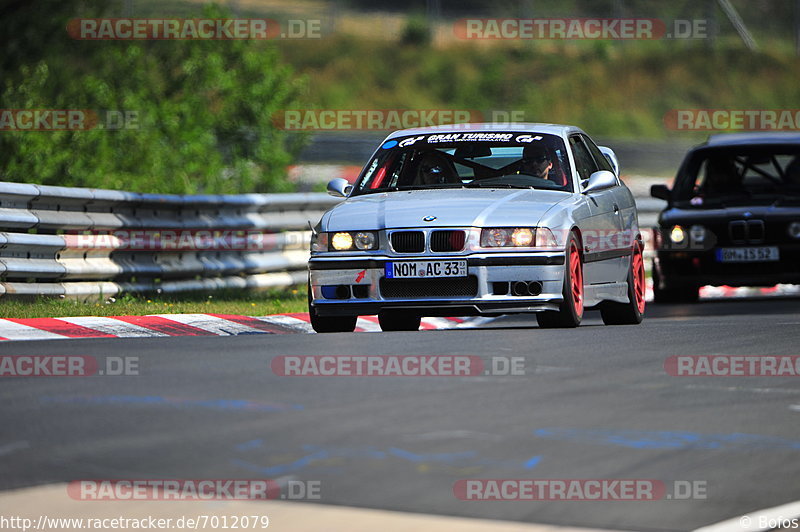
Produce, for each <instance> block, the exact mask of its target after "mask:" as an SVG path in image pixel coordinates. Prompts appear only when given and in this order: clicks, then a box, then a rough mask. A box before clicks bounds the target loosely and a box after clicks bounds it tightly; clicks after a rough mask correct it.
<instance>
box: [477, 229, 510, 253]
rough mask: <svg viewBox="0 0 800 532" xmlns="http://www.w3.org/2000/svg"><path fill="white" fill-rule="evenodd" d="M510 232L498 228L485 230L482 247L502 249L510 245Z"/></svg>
mask: <svg viewBox="0 0 800 532" xmlns="http://www.w3.org/2000/svg"><path fill="white" fill-rule="evenodd" d="M509 237H510V235H509V231H508V229H503V228H499V227H496V228H494V229H484V230H483V235H482V238H481V245H482V246H484V247H493V248H500V247H503V246H507V245H508V244H509Z"/></svg>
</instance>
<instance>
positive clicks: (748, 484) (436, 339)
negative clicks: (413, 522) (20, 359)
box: [0, 298, 800, 531]
mask: <svg viewBox="0 0 800 532" xmlns="http://www.w3.org/2000/svg"><path fill="white" fill-rule="evenodd" d="M598 318H599V317H598V316H597V315H596V314H594V313H590V314H588V315H587V319H586V320H585V322H584V325H583V326H582V327H580V328H579V329H576V330H540V329H538V328H537V327H536V326H535V320H531V319H530V318H527V317H507V318H501V319H499V320H497V321H495V322H494V323H492V324H491V325H490V326H487V327H486V328H483V329H473V330H443V331H420V332H414V333H410V332H397V333H381V334H335V335H310V334H287V335H258V336H236V337H186V338H143V339H133V338H129V339H87V340H83V339H80V340H67V341H36V342H7V343H3V344H0V355H26V354H27V355H31V354H47V355H55V354H73V355H74V354H80V355H93V356H96V357H98V358H102V357H105V356H109V355H113V356H136V357H139V373H140V374H139V375H137V376H113V377H112V376H93V377H60V378H43V377H37V378H6V379H3V382H2V383H0V426H2V431H1V432H0V489H2V490H11V489H15V488H21V487H26V486H35V485H42V484H50V483H57V482H68V481H71V480H76V479H86V478H93V479H114V478H117V479H119V478H191V479H198V478H262V477H269V478H279V479H283V480H284V481H285V480H286V479H294V480H318V481H320V483H321V499H320V501H319V502H321V503H324V504H330V505H346V506H356V507H366V508H379V509H388V510H399V511H406V512H418V513H430V514H443V515H457V516H462V517H479V518H486V519H500V520H510V521H519V522H528V523H544V524H558V525H571V526H587V527H596V528H609V529H622V530H644V531H648V530H693V529H695V528H697V527H700V526H703V525H707V524H710V523H715V522H718V521H722V520H724V519H727V518H731V517H734V516H738V515H740V514H743V513H745V512H750V511H754V510H758V509H762V508H767V507H773V506H777V505H780V504H784V503H788V502H791V501H797V500H798V499H800V482H798V478H800V460H799V458H800V429H799V428H798V427H799V426H800V423H798V422H800V418H799V417H798V416H800V387H798V386H797V382H798V381H797V378H796V377H795V378H792V377H692V378H689V377H672V376H669V375H667V374H666V372H665V370H664V367H663V364H664V360H665V359H666V358H667V357H669V356H671V355H680V354H692V355H711V354H727V355H797V354H800V353H798V345H799V344H800V342H798V340H800V334H798V331H800V299H797V298H768V299H743V300H742V299H736V300H725V301H705V302H701V303H700V304H697V305H691V306H689V305H687V306H681V305H679V306H653V305H651V306H650V307H649V309H648V316H647V319H646V320H645V321H644V323H643V324H642V325H640V326H618V327H605V326H603V325H601V323H600V321H599V319H598ZM412 353H416V354H438V355H444V354H457V355H479V356H481V357H484V358H486V357H491V356H506V357H511V356H521V357H524V359H525V374H524V375H514V376H479V377H389V378H386V377H380V378H376V377H359V378H353V377H327V378H311V377H280V376H277V375H275V374H274V373H273V372H272V371H271V369H270V361H271V360H272V358H273V357H276V356H279V355H317V354H337V355H356V354H357V355H375V354H379V355H405V354H412ZM467 478H539V479H542V478H551V479H657V480H660V481H663V482H664V483H665V484H666V485H667V486H672V482H673V481H676V480H688V481H700V482H704V483H705V485H706V488H707V494H706V498H705V499H700V498H695V499H690V500H676V499H675V498H673V499H663V500H658V501H622V502H619V501H569V502H566V501H549V502H543V501H540V502H530V501H524V502H523V501H512V502H486V501H462V500H459V499H457V498H456V497H455V496H454V494H453V484H454V483H455V482H456V481H457V480H459V479H467ZM270 528H273V527H270ZM276 528H277V527H276ZM284 529H286V530H290V529H291V528H284Z"/></svg>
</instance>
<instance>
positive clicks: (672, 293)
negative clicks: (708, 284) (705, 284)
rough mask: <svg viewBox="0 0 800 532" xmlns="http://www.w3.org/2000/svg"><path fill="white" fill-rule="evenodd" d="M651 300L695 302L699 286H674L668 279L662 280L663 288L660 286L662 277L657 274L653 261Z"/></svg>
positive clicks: (660, 301) (698, 293)
mask: <svg viewBox="0 0 800 532" xmlns="http://www.w3.org/2000/svg"><path fill="white" fill-rule="evenodd" d="M652 271H653V301H654V302H655V303H658V304H663V303H666V304H669V303H697V300H698V299H699V298H700V288H699V287H697V286H685V285H683V286H675V285H670V284H669V281H668V280H666V279H665V280H663V281H664V286H665V288H661V283H662V279H661V277H660V276H659V275H658V270H657V269H656V265H655V263H653V270H652Z"/></svg>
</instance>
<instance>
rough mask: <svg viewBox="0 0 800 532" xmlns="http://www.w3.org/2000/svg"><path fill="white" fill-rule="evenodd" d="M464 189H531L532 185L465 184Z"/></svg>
mask: <svg viewBox="0 0 800 532" xmlns="http://www.w3.org/2000/svg"><path fill="white" fill-rule="evenodd" d="M464 188H533V185H512V184H510V183H481V182H477V183H476V182H475V181H473V182H472V183H467V184H466V185H464Z"/></svg>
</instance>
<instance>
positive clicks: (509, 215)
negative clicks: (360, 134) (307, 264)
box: [322, 189, 571, 231]
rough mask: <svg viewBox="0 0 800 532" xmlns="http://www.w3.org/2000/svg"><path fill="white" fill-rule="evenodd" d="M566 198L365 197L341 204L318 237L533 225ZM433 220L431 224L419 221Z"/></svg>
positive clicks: (468, 192)
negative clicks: (407, 229) (339, 233)
mask: <svg viewBox="0 0 800 532" xmlns="http://www.w3.org/2000/svg"><path fill="white" fill-rule="evenodd" d="M570 196H571V194H570V193H567V192H558V191H552V190H532V189H524V190H520V189H455V190H453V189H434V190H408V191H396V192H388V193H376V194H365V195H363V196H356V197H354V198H350V199H348V200H347V201H345V202H343V203H340V204H339V205H337V206H336V207H334V208H333V209H331V210H330V211H329V212H328V214H327V215H326V216H325V217H324V218H323V220H322V222H323V227H322V230H323V231H348V230H350V231H352V230H355V229H362V230H375V229H387V228H388V229H394V228H403V227H465V226H475V227H488V226H520V225H530V226H534V225H536V224H537V223H538V222H539V220H540V219H541V218H542V216H543V215H544V213H545V212H547V210H548V209H550V208H551V207H552V206H553V205H555V204H557V203H559V202H561V201H564V200H566V199H568V198H569V197H570ZM426 217H435V218H434V219H433V220H431V221H427V222H426V221H424V220H423V218H426Z"/></svg>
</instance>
